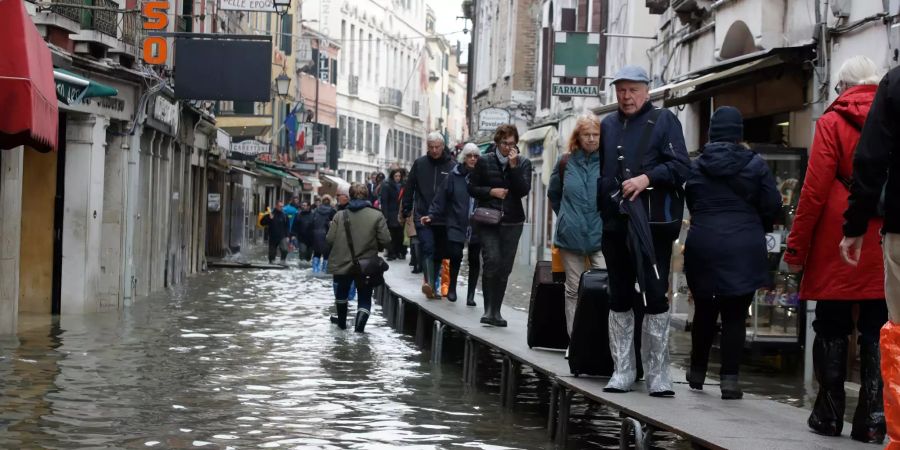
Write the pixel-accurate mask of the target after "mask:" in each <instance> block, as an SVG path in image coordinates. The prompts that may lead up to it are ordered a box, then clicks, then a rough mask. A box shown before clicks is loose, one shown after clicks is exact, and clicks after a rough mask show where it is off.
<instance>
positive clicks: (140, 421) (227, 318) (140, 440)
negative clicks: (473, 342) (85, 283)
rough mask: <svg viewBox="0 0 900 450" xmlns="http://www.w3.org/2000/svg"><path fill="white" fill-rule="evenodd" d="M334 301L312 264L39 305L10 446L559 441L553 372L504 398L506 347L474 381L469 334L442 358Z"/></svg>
mask: <svg viewBox="0 0 900 450" xmlns="http://www.w3.org/2000/svg"><path fill="white" fill-rule="evenodd" d="M332 302H333V298H332V295H331V283H330V280H329V279H326V278H313V277H310V276H309V275H308V270H300V269H290V270H285V271H217V272H212V273H210V274H206V275H203V276H200V277H196V278H194V279H191V280H190V281H189V282H188V283H187V284H186V285H183V286H180V287H177V288H175V289H171V290H169V291H168V292H165V293H162V294H159V295H154V296H152V297H150V298H148V299H146V300H144V301H141V302H139V303H138V304H136V305H135V306H134V307H132V308H130V309H128V310H125V311H119V312H113V313H102V314H91V315H85V316H71V317H70V316H66V317H63V318H62V319H60V320H57V321H51V320H48V319H40V318H30V317H23V318H22V321H21V323H22V327H21V329H20V333H19V334H18V336H17V339H14V340H7V341H3V342H2V343H0V380H3V384H2V387H0V448H34V447H47V448H73V447H79V448H80V447H114V448H198V447H200V448H202V447H207V448H245V447H261V448H392V447H398V446H402V447H410V448H451V447H461V448H483V449H494V448H547V449H549V448H553V446H552V444H551V443H550V442H548V441H547V439H546V436H545V425H546V411H547V402H548V398H547V397H548V391H549V384H548V381H547V380H546V379H543V378H541V377H539V376H537V375H535V374H533V373H530V372H527V371H526V373H525V374H524V376H523V385H522V388H521V395H520V397H519V402H518V405H517V408H516V409H515V410H514V411H509V410H504V409H502V408H500V406H499V396H498V394H497V388H498V386H499V373H500V370H499V369H500V368H499V359H498V356H497V355H493V354H490V353H489V352H483V354H482V359H483V361H482V364H481V374H480V379H479V381H478V387H477V388H475V389H466V388H464V387H463V386H462V383H461V381H460V379H461V375H462V374H461V360H462V345H461V341H460V340H456V342H454V341H448V343H447V346H446V351H447V357H446V358H445V361H446V363H445V364H444V365H443V366H441V367H437V368H435V367H432V366H431V364H430V363H429V362H428V358H427V356H428V355H423V354H422V352H420V351H419V350H418V349H417V348H416V347H415V345H414V344H413V340H412V339H411V337H409V336H402V335H399V334H397V333H395V332H393V331H392V330H390V329H389V328H388V327H387V326H386V325H385V322H384V319H383V318H382V317H381V316H380V314H375V315H373V316H372V317H371V319H370V325H369V326H368V327H367V333H366V334H357V333H353V332H352V331H340V330H338V329H337V328H336V327H333V326H332V325H331V324H330V323H329V321H328V314H329V313H330V310H331V306H332ZM351 308H352V306H351ZM350 316H351V317H352V316H353V312H352V311H351V314H350ZM602 418H609V419H615V413H613V412H611V411H607V410H604V409H603V408H600V407H598V406H595V405H588V404H577V405H576V409H575V418H574V422H575V423H574V424H573V425H572V427H571V433H572V439H570V441H569V447H570V448H597V447H607V448H610V447H612V448H615V447H616V446H617V445H618V439H617V437H616V434H617V432H618V427H617V425H616V424H615V422H604V421H602V420H600V419H602ZM660 446H661V447H663V448H673V446H674V447H678V446H683V442H681V441H679V440H677V439H675V438H672V437H668V438H665V439H663V440H662V441H661V443H660Z"/></svg>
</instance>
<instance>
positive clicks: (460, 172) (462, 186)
mask: <svg viewBox="0 0 900 450" xmlns="http://www.w3.org/2000/svg"><path fill="white" fill-rule="evenodd" d="M480 154H481V152H479V151H478V147H477V146H476V145H474V144H466V145H465V146H464V147H463V149H462V151H461V152H460V154H459V164H457V165H456V167H454V168H453V170H451V171H450V175H448V176H447V179H446V180H444V183H443V184H442V185H441V187H440V189H438V191H437V193H436V194H435V195H434V200H433V201H432V202H431V208H429V210H428V216H426V217H424V218H423V219H422V220H423V221H424V222H425V223H430V222H432V221H435V220H440V221H442V222H444V223H445V224H446V227H447V228H446V229H447V256H448V257H449V258H450V285H449V289H447V300H449V301H451V302H455V301H456V280H457V278H458V277H459V268H460V266H461V265H462V256H463V247H465V245H466V239H467V238H468V236H469V228H470V226H469V213H470V211H471V210H472V197H471V196H469V188H468V184H467V183H468V179H469V173H470V172H471V171H472V169H474V168H475V163H477V162H478V157H479V155H480ZM470 251H471V249H470ZM470 261H471V256H470ZM470 265H471V262H470ZM477 279H478V273H477V271H476V273H475V275H474V280H477ZM474 280H473V275H472V273H471V272H470V273H469V281H470V283H471V282H472V281H474ZM473 294H474V293H473ZM466 305H467V306H475V299H474V296H470V297H469V298H468V299H467V300H466Z"/></svg>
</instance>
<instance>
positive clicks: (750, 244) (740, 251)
mask: <svg viewBox="0 0 900 450" xmlns="http://www.w3.org/2000/svg"><path fill="white" fill-rule="evenodd" d="M685 194H686V196H687V204H688V209H689V210H690V212H691V228H690V229H689V230H688V235H687V240H686V241H685V244H684V247H685V252H684V266H685V274H686V275H687V282H688V287H690V288H691V292H693V294H694V295H697V296H703V297H711V296H713V295H722V296H735V295H744V294H749V293H752V292H754V291H756V290H757V289H758V288H760V287H763V286H764V285H766V284H767V283H768V282H769V276H768V270H769V269H768V253H767V251H766V230H765V228H766V225H765V224H767V223H771V222H772V220H773V218H774V217H775V215H776V214H777V213H778V212H779V211H780V210H781V193H780V192H778V189H777V188H776V187H775V178H774V177H773V176H772V172H771V171H770V170H769V166H768V164H766V162H765V161H764V160H763V159H762V158H761V157H760V156H759V155H757V154H755V153H753V152H752V151H750V150H748V149H746V148H744V147H743V146H741V145H739V144H732V143H725V142H715V143H710V144H706V147H704V149H703V154H702V155H701V156H700V157H699V158H697V160H696V161H694V164H693V167H692V168H691V174H690V176H689V178H688V182H687V185H686V186H685Z"/></svg>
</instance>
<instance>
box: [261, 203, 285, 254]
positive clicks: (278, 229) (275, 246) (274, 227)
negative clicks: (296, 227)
mask: <svg viewBox="0 0 900 450" xmlns="http://www.w3.org/2000/svg"><path fill="white" fill-rule="evenodd" d="M282 208H284V202H278V203H277V204H276V205H275V209H273V210H271V211H269V214H267V215H266V216H264V217H263V218H262V220H261V221H260V223H261V224H262V225H263V226H265V227H269V264H272V263H274V262H275V254H276V252H279V251H280V252H281V263H282V264H284V261H285V259H287V254H288V238H289V236H290V226H289V225H288V224H289V223H290V222H289V220H288V216H287V214H285V213H284V211H283V210H282Z"/></svg>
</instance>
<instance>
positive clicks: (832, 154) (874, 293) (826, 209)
mask: <svg viewBox="0 0 900 450" xmlns="http://www.w3.org/2000/svg"><path fill="white" fill-rule="evenodd" d="M875 90H876V86H873V85H868V86H854V87H852V88H849V89H847V90H846V91H844V92H843V93H842V94H841V95H840V96H839V97H838V98H837V100H835V101H834V103H832V104H831V106H829V107H828V109H826V110H825V114H823V115H822V116H821V117H819V120H818V121H817V122H816V134H815V137H814V138H813V145H812V148H811V150H810V152H809V163H808V164H807V167H806V177H805V178H804V180H803V189H802V190H801V191H800V203H799V204H798V205H797V212H796V215H795V217H794V223H793V225H792V226H791V234H790V235H789V236H788V241H787V251H786V253H785V255H784V261H785V262H786V263H788V264H796V265H802V266H804V269H803V278H802V280H801V281H800V298H801V299H804V300H866V299H881V298H884V265H883V264H884V262H883V260H882V254H881V247H880V246H879V242H880V239H879V236H878V232H879V229H880V228H881V226H882V220H881V219H880V218H872V219H870V221H869V223H868V226H867V227H866V233H865V238H864V239H863V249H862V255H861V258H860V262H859V266H857V267H852V266H849V265H847V264H845V263H844V262H843V261H842V260H841V256H840V250H839V248H838V245H839V244H840V242H841V238H842V237H843V234H844V233H843V231H842V229H841V224H842V222H843V221H842V217H841V216H842V214H843V213H844V211H846V210H847V206H848V202H847V197H848V194H849V193H850V192H849V191H848V189H847V187H845V186H844V184H843V183H841V182H840V181H839V180H838V177H841V178H843V179H845V180H849V179H851V178H853V179H856V178H857V175H856V174H855V173H854V172H853V156H854V152H855V151H857V150H856V149H857V145H856V144H857V142H858V141H859V138H860V130H861V129H862V128H863V124H864V123H865V122H866V117H867V116H868V115H869V109H870V108H871V106H872V100H873V99H874V98H875ZM878 195H879V196H880V195H881V192H880V190H879V192H878ZM898 231H900V230H898Z"/></svg>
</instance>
